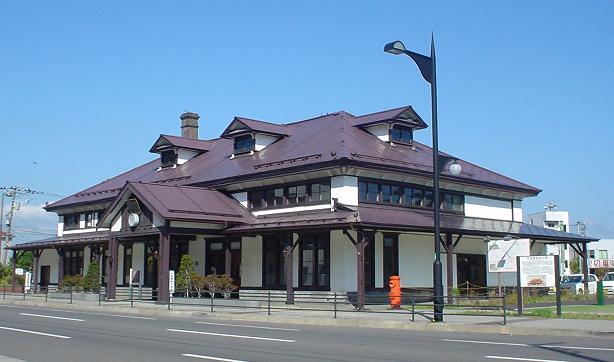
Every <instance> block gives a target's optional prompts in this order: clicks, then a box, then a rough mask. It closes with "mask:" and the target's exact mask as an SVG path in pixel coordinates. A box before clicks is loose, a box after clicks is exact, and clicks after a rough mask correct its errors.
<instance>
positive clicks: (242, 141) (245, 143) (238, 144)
mask: <svg viewBox="0 0 614 362" xmlns="http://www.w3.org/2000/svg"><path fill="white" fill-rule="evenodd" d="M254 146H255V142H254V138H253V137H252V135H250V134H246V135H243V136H237V137H235V146H234V153H235V154H239V153H246V152H250V151H253V150H254Z"/></svg>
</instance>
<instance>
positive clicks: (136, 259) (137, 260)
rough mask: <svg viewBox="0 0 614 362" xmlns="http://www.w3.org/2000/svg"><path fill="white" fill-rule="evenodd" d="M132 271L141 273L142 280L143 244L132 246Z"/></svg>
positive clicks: (143, 266) (143, 270) (143, 269)
mask: <svg viewBox="0 0 614 362" xmlns="http://www.w3.org/2000/svg"><path fill="white" fill-rule="evenodd" d="M132 269H133V270H140V271H141V278H144V274H143V273H144V272H145V244H143V243H134V244H132Z"/></svg>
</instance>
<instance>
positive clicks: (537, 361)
mask: <svg viewBox="0 0 614 362" xmlns="http://www.w3.org/2000/svg"><path fill="white" fill-rule="evenodd" d="M484 357H486V358H490V359H504V360H508V361H528V362H567V361H563V360H558V359H537V358H522V357H504V356H484Z"/></svg>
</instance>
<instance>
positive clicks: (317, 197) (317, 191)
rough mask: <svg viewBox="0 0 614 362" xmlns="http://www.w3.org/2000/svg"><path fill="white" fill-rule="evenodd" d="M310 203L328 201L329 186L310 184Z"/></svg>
mask: <svg viewBox="0 0 614 362" xmlns="http://www.w3.org/2000/svg"><path fill="white" fill-rule="evenodd" d="M311 201H313V202H318V201H330V185H328V184H324V183H316V184H311Z"/></svg>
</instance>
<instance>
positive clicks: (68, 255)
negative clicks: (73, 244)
mask: <svg viewBox="0 0 614 362" xmlns="http://www.w3.org/2000/svg"><path fill="white" fill-rule="evenodd" d="M82 272H83V249H69V250H66V251H65V252H64V276H69V275H78V274H81V273H82Z"/></svg>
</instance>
